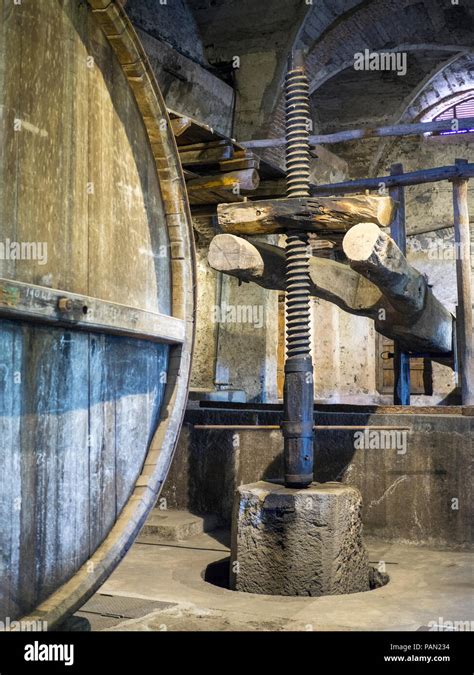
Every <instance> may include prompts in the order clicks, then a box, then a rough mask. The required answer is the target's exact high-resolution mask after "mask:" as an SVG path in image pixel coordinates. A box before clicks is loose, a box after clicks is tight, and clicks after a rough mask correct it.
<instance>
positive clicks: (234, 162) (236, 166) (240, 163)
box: [219, 157, 260, 173]
mask: <svg viewBox="0 0 474 675" xmlns="http://www.w3.org/2000/svg"><path fill="white" fill-rule="evenodd" d="M259 168H260V159H259V158H258V157H244V158H243V159H239V158H237V159H227V160H225V161H223V162H219V169H220V170H221V171H223V172H224V173H225V172H226V171H241V170H243V169H259Z"/></svg>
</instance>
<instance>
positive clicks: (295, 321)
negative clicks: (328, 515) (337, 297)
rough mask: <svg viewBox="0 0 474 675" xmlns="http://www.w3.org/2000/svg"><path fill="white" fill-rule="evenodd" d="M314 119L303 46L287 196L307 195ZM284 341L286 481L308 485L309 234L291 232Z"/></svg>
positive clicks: (291, 116)
mask: <svg viewBox="0 0 474 675" xmlns="http://www.w3.org/2000/svg"><path fill="white" fill-rule="evenodd" d="M310 125H311V117H310V107H309V82H308V78H307V77H306V73H305V69H304V58H303V54H302V52H299V51H298V52H295V53H294V54H293V55H292V56H291V58H290V62H289V68H288V74H287V77H286V177H287V194H288V197H309V194H310V192H309V187H310V183H309V173H310V169H309V167H310V148H309V143H308V137H309V131H310ZM285 257H286V279H285V289H286V333H287V336H286V337H287V339H286V345H287V355H286V362H285V384H284V388H283V409H284V413H283V422H282V424H281V429H282V433H283V438H284V474H285V475H284V481H285V485H286V487H291V488H304V487H308V485H310V484H311V483H312V481H313V424H314V423H313V404H314V392H313V362H312V358H311V341H310V328H309V326H310V323H309V318H310V284H311V279H310V275H309V258H310V253H309V248H308V236H307V233H305V232H295V231H291V232H288V233H287V240H286V247H285Z"/></svg>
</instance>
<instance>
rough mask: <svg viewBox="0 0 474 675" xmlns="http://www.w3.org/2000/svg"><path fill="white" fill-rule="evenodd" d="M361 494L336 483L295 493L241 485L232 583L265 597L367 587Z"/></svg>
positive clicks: (279, 487)
mask: <svg viewBox="0 0 474 675" xmlns="http://www.w3.org/2000/svg"><path fill="white" fill-rule="evenodd" d="M361 502H362V500H361V496H360V493H359V491H358V490H356V489H355V488H353V487H349V486H347V485H342V484H340V483H321V484H317V483H313V484H312V485H311V486H310V487H309V488H307V489H305V490H292V489H289V488H285V487H283V485H279V484H277V483H267V482H263V481H261V482H259V483H253V484H251V485H242V486H241V487H239V488H238V490H237V493H236V498H235V503H234V513H233V522H232V554H231V573H230V575H231V577H230V586H231V588H232V589H234V590H236V591H245V592H247V593H263V594H267V595H309V596H320V595H339V594H343V593H357V592H360V591H368V590H369V562H368V558H367V554H366V551H365V548H364V544H363V541H362V520H361Z"/></svg>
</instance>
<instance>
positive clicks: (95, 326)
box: [0, 279, 185, 344]
mask: <svg viewBox="0 0 474 675" xmlns="http://www.w3.org/2000/svg"><path fill="white" fill-rule="evenodd" d="M0 316H1V317H3V318H5V319H11V320H15V321H27V322H36V323H43V324H49V325H55V326H61V327H65V328H70V329H73V330H82V331H91V332H99V333H110V334H112V335H122V336H125V337H132V338H136V339H140V340H149V341H151V342H164V343H170V344H181V343H182V342H184V336H185V322H184V321H182V320H181V319H176V318H175V317H173V316H168V315H167V314H159V313H157V312H148V311H145V310H143V309H138V308H136V307H128V306H126V305H120V304H118V303H114V302H106V301H105V300H100V299H98V298H93V297H89V296H85V295H78V294H75V293H67V292H65V291H61V290H56V289H52V288H46V287H43V286H35V285H33V284H25V283H22V282H19V281H14V280H12V279H0Z"/></svg>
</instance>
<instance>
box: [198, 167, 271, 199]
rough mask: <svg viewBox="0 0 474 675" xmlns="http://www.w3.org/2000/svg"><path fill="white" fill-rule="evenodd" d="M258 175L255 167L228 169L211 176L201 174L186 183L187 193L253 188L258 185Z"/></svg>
mask: <svg viewBox="0 0 474 675" xmlns="http://www.w3.org/2000/svg"><path fill="white" fill-rule="evenodd" d="M258 182H259V176H258V173H257V171H255V169H247V170H245V171H230V172H229V173H219V174H215V175H212V176H201V177H200V178H195V179H193V180H190V181H188V182H187V183H186V187H187V190H188V193H189V194H190V195H191V194H193V193H195V192H199V191H201V190H216V189H217V190H220V189H228V190H234V189H236V188H237V187H238V188H239V190H245V191H247V190H254V189H255V188H256V187H257V186H258Z"/></svg>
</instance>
